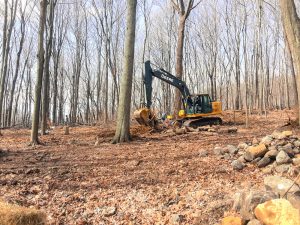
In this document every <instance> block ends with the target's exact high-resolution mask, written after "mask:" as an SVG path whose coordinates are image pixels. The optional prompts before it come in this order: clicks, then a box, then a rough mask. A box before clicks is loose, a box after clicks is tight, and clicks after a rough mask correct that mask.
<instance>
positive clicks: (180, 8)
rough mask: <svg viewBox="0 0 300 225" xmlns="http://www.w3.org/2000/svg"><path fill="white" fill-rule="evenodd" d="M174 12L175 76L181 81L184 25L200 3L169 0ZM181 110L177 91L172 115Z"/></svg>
mask: <svg viewBox="0 0 300 225" xmlns="http://www.w3.org/2000/svg"><path fill="white" fill-rule="evenodd" d="M171 2H172V4H173V6H174V8H175V10H176V11H177V12H178V14H179V22H178V31H177V32H178V37H177V47H176V76H177V77H178V78H179V79H182V76H183V47H184V35H185V23H186V20H187V18H188V17H189V15H190V13H191V11H192V10H193V9H194V8H195V7H196V6H197V5H199V3H200V2H198V3H197V4H194V0H189V1H188V3H187V4H186V3H185V1H184V0H177V2H175V1H174V0H171ZM180 108H181V93H180V91H179V90H175V99H174V114H175V115H177V113H178V111H179V110H180Z"/></svg>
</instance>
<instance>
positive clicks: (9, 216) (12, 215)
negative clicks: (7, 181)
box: [0, 202, 46, 225]
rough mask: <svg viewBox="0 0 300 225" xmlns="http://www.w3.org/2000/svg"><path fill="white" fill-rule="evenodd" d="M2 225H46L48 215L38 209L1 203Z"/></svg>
mask: <svg viewBox="0 0 300 225" xmlns="http://www.w3.org/2000/svg"><path fill="white" fill-rule="evenodd" d="M0 224H1V225H44V224H46V215H45V214H44V213H43V212H41V211H38V210H36V209H30V208H25V207H21V206H16V205H11V204H7V203H3V202H0Z"/></svg>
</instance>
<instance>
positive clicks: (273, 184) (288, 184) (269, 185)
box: [264, 176, 300, 197]
mask: <svg viewBox="0 0 300 225" xmlns="http://www.w3.org/2000/svg"><path fill="white" fill-rule="evenodd" d="M264 185H265V188H266V190H267V191H272V192H274V193H276V194H279V195H280V197H283V195H284V194H285V193H286V192H287V191H288V190H289V191H288V193H296V192H300V188H299V186H298V185H297V184H294V182H293V181H292V180H290V179H287V178H285V177H280V176H267V177H265V178H264Z"/></svg>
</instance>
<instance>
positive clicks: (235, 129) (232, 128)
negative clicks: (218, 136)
mask: <svg viewBox="0 0 300 225" xmlns="http://www.w3.org/2000/svg"><path fill="white" fill-rule="evenodd" d="M237 131H238V129H237V127H230V128H228V130H227V132H228V133H237Z"/></svg>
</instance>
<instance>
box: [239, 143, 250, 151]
mask: <svg viewBox="0 0 300 225" xmlns="http://www.w3.org/2000/svg"><path fill="white" fill-rule="evenodd" d="M237 147H238V149H241V150H245V149H246V148H248V145H247V143H245V142H241V143H239V145H238V146H237Z"/></svg>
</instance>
